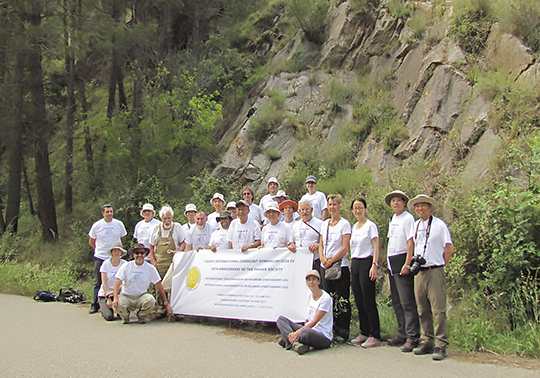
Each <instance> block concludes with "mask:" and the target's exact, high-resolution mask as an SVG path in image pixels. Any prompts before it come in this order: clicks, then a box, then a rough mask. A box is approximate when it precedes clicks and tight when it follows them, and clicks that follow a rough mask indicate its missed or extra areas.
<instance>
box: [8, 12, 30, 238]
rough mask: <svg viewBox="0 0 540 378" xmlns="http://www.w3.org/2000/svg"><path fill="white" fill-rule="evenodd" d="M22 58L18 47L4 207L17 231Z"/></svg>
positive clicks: (21, 128)
mask: <svg viewBox="0 0 540 378" xmlns="http://www.w3.org/2000/svg"><path fill="white" fill-rule="evenodd" d="M18 29H19V32H20V34H22V33H23V32H24V31H23V29H24V25H23V23H22V21H21V22H20V23H19V25H18ZM24 59H25V52H24V50H23V49H22V47H19V48H18V49H17V51H16V52H15V67H14V69H13V90H12V91H13V105H12V109H13V115H12V120H11V139H10V143H9V144H10V149H11V153H10V157H9V181H8V201H7V209H6V224H7V226H8V227H11V231H13V232H17V228H18V221H19V211H20V204H21V170H22V159H23V154H22V151H23V148H22V136H23V128H24V119H23V101H24V97H23V96H24V90H23V88H24Z"/></svg>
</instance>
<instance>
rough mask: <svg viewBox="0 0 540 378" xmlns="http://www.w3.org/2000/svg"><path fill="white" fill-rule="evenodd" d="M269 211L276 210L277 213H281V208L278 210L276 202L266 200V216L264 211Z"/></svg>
mask: <svg viewBox="0 0 540 378" xmlns="http://www.w3.org/2000/svg"><path fill="white" fill-rule="evenodd" d="M269 211H277V212H278V213H280V214H281V210H279V206H278V204H277V202H268V204H267V205H266V209H265V210H264V216H265V217H266V213H268V212H269ZM267 218H268V217H267Z"/></svg>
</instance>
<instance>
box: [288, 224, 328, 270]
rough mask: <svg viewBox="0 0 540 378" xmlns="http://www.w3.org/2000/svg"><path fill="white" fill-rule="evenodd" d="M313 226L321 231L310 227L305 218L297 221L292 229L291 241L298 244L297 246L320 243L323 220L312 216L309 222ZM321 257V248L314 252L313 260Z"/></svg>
mask: <svg viewBox="0 0 540 378" xmlns="http://www.w3.org/2000/svg"><path fill="white" fill-rule="evenodd" d="M307 223H308V224H309V225H311V227H313V228H314V229H315V230H317V231H318V232H319V233H317V232H316V231H315V230H314V229H313V228H311V227H309V226H308V225H307V224H305V223H304V221H303V220H299V221H297V222H296V223H295V224H294V226H293V229H292V237H291V241H292V242H294V244H296V247H297V248H298V247H309V246H310V245H312V244H317V243H319V236H320V232H321V226H322V224H323V221H322V220H320V219H319V218H315V217H311V220H310V221H309V222H307ZM318 258H319V250H318V249H317V250H316V251H315V253H313V260H317V259H318Z"/></svg>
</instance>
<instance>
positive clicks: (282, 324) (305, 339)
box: [277, 316, 332, 349]
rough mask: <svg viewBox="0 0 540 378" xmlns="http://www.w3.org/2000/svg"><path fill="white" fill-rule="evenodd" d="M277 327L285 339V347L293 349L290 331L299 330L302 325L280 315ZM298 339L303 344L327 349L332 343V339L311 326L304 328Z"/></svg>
mask: <svg viewBox="0 0 540 378" xmlns="http://www.w3.org/2000/svg"><path fill="white" fill-rule="evenodd" d="M277 327H278V329H279V332H281V336H282V337H283V339H284V340H285V349H291V346H292V344H291V343H290V342H289V333H292V332H295V331H297V330H299V329H300V328H302V326H301V325H299V324H296V323H294V322H293V321H292V320H290V319H288V318H286V317H284V316H280V317H279V318H278V320H277ZM296 340H297V341H298V342H300V343H301V344H304V345H309V346H312V347H313V348H315V349H325V348H328V347H329V346H330V344H332V340H328V339H327V338H326V336H324V335H323V334H322V333H320V332H317V331H315V330H313V329H311V328H304V329H303V330H302V331H300V335H299V336H298V339H296Z"/></svg>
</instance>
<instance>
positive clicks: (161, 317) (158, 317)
mask: <svg viewBox="0 0 540 378" xmlns="http://www.w3.org/2000/svg"><path fill="white" fill-rule="evenodd" d="M166 316H167V314H166V313H163V312H158V313H157V314H156V315H155V318H156V320H159V319H163V318H164V317H166Z"/></svg>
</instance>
